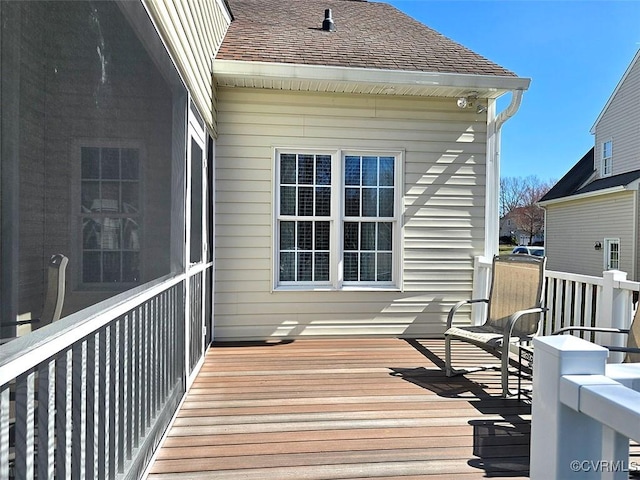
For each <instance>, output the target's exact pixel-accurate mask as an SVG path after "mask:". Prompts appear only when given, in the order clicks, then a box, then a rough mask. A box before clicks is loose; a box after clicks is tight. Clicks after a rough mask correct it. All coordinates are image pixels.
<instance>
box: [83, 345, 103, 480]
mask: <svg viewBox="0 0 640 480" xmlns="http://www.w3.org/2000/svg"><path fill="white" fill-rule="evenodd" d="M99 347H100V344H99V340H98V334H95V335H92V336H91V337H89V339H88V340H87V431H86V436H85V441H86V445H87V448H86V456H87V460H86V472H87V473H86V475H87V478H89V479H93V478H96V472H97V470H98V456H97V451H98V441H97V438H98V436H97V433H96V432H97V429H98V427H99V425H100V423H99V422H100V417H99V416H98V405H97V402H98V401H99V398H100V393H99V391H98V384H99V383H100V378H99V377H98V372H99V367H98V365H99V363H100V356H99Z"/></svg>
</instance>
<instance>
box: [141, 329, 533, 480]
mask: <svg viewBox="0 0 640 480" xmlns="http://www.w3.org/2000/svg"><path fill="white" fill-rule="evenodd" d="M458 345H459V347H460V348H457V349H456V352H457V354H456V357H455V358H456V365H464V364H473V363H474V359H475V360H477V359H478V357H484V356H485V355H486V354H484V352H482V351H481V350H478V349H476V348H474V347H471V346H465V345H463V344H458ZM443 359H444V341H443V340H421V341H412V340H400V339H357V340H356V339H353V340H300V341H296V342H291V343H270V344H255V345H226V344H221V345H215V346H214V347H213V348H211V349H210V350H209V352H208V354H207V357H206V360H205V364H204V366H203V368H202V370H201V372H200V374H199V375H198V378H197V379H196V382H195V383H194V385H193V387H192V388H191V390H190V391H189V393H188V396H187V398H186V400H185V402H184V404H183V406H182V408H181V410H180V412H179V414H178V417H177V418H176V420H175V422H174V424H173V426H172V427H171V429H170V431H169V433H168V436H167V438H166V440H165V441H164V443H163V446H162V448H161V450H160V452H159V453H158V455H157V458H156V460H155V462H154V464H153V465H152V467H151V469H150V473H149V479H150V480H159V479H166V478H172V479H173V478H178V479H179V478H190V479H199V478H209V479H216V480H227V479H234V480H235V479H242V480H298V479H300V480H302V479H304V480H321V479H350V480H356V479H367V478H377V479H386V480H392V479H393V480H414V479H430V480H436V479H450V478H456V479H464V480H466V479H480V478H486V477H510V478H528V471H529V458H528V455H529V432H530V407H529V405H528V404H527V403H526V402H524V401H518V400H515V399H514V400H503V399H501V398H500V390H499V386H500V385H499V381H500V378H499V373H498V372H495V371H485V372H479V373H475V374H470V375H467V376H461V377H456V378H446V377H445V376H444V374H443V371H442V365H443ZM494 361H495V359H494V358H493V357H491V356H489V355H486V362H485V363H492V362H494Z"/></svg>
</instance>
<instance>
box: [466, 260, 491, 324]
mask: <svg viewBox="0 0 640 480" xmlns="http://www.w3.org/2000/svg"><path fill="white" fill-rule="evenodd" d="M492 265H493V263H492V261H491V259H490V258H487V257H474V258H473V292H472V296H471V298H489V285H490V278H491V267H492ZM486 308H487V305H486V304H485V303H474V304H473V305H471V325H482V323H483V322H484V319H485V312H486Z"/></svg>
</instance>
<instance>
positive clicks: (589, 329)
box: [551, 326, 629, 335]
mask: <svg viewBox="0 0 640 480" xmlns="http://www.w3.org/2000/svg"><path fill="white" fill-rule="evenodd" d="M572 331H580V332H603V333H624V334H627V335H628V334H629V330H628V329H626V328H610V327H580V326H570V327H563V328H560V329H558V330H556V331H555V332H553V333H552V334H551V335H560V334H562V333H565V332H572Z"/></svg>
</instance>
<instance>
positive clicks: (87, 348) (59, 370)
mask: <svg viewBox="0 0 640 480" xmlns="http://www.w3.org/2000/svg"><path fill="white" fill-rule="evenodd" d="M188 281H190V280H189V278H188V277H187V276H186V275H179V276H176V277H170V278H165V279H162V280H158V281H156V282H154V283H153V284H149V285H146V286H144V287H140V288H139V289H136V290H134V291H130V292H127V293H126V294H122V295H119V296H117V297H114V299H112V301H110V302H109V304H108V308H105V306H104V304H103V305H102V306H94V307H90V308H89V309H86V310H84V311H83V312H79V314H74V315H71V316H69V317H66V318H64V319H62V320H60V321H59V322H56V323H54V324H51V325H49V326H47V327H43V328H42V329H39V330H36V331H35V332H33V333H31V334H29V335H27V336H25V337H21V338H18V339H16V340H13V341H11V342H8V343H6V344H5V345H3V346H1V347H0V478H7V479H12V478H16V479H31V478H38V479H43V478H44V479H46V478H51V479H52V478H74V479H75V478H78V479H81V478H87V479H89V478H91V479H93V478H96V479H102V478H105V479H111V478H140V477H141V475H142V474H143V472H144V469H145V468H146V466H147V464H148V462H149V460H150V458H151V456H152V454H153V451H154V450H155V448H156V447H157V445H158V443H159V441H160V439H161V437H162V434H163V432H164V430H165V429H166V427H167V425H168V424H169V422H170V421H171V419H172V417H173V415H174V413H175V411H176V409H177V407H178V404H179V402H180V401H181V399H182V396H183V395H184V390H185V384H186V382H185V371H186V368H185V351H184V348H185V339H184V333H185V305H184V302H185V289H186V282H188ZM194 295H195V292H194ZM197 298H198V301H201V297H197ZM198 308H199V309H200V311H201V307H198Z"/></svg>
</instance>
